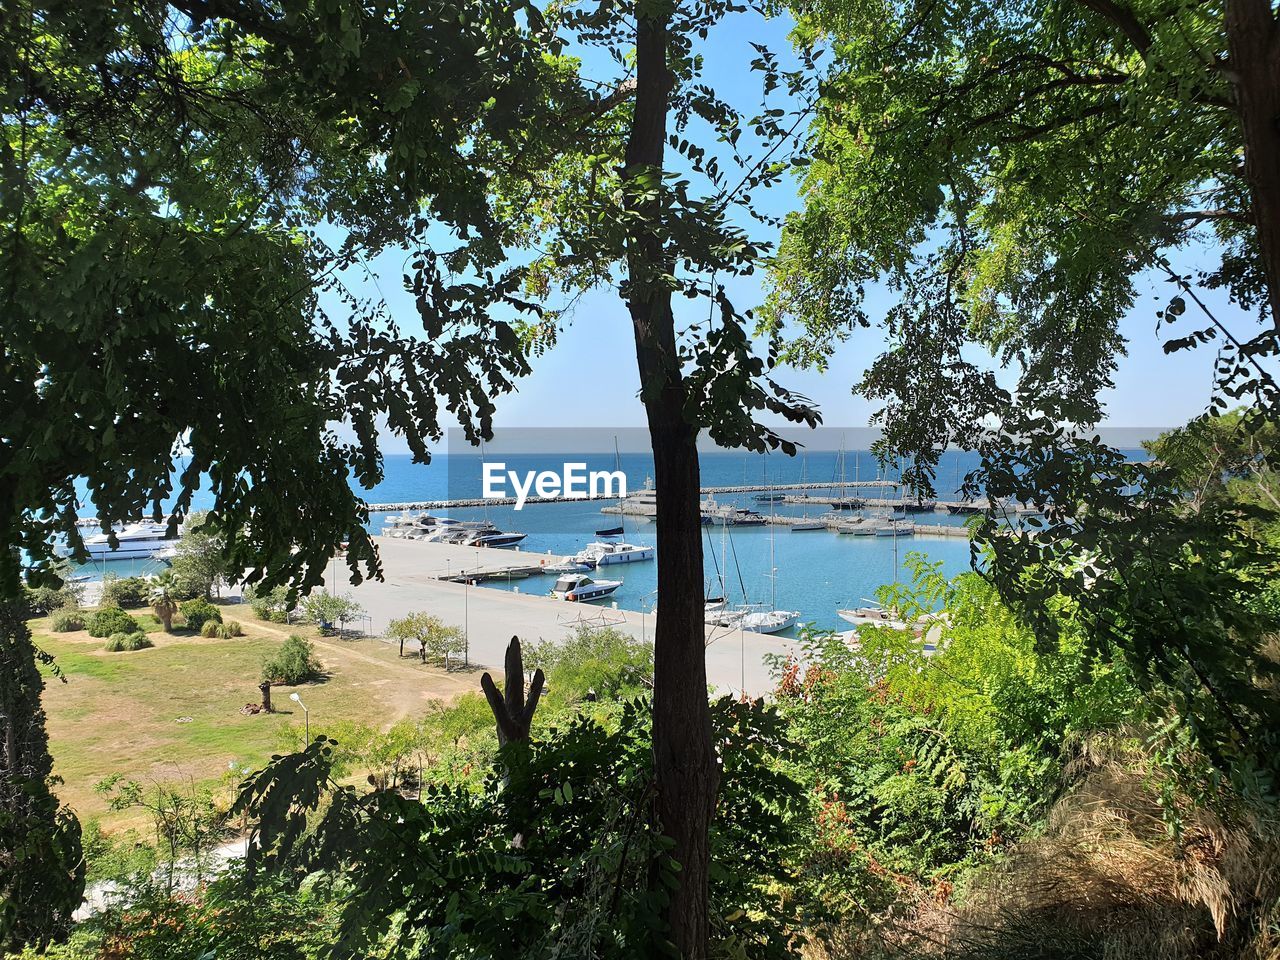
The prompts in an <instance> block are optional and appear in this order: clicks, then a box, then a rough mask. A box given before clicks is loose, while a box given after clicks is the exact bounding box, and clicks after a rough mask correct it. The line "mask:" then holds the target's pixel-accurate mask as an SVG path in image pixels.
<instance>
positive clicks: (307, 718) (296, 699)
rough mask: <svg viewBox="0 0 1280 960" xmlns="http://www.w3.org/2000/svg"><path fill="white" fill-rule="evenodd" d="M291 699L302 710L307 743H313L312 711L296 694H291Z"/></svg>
mask: <svg viewBox="0 0 1280 960" xmlns="http://www.w3.org/2000/svg"><path fill="white" fill-rule="evenodd" d="M289 699H290V700H292V701H293V702H294V703H296V704H297V705H298V706H300V707H301V708H302V719H303V725H304V727H305V729H306V737H307V743H310V742H311V711H310V710H308V709H307V705H306V704H305V703H303V702H302V698H301V697H300V696H298V695H297V694H296V693H291V694H289Z"/></svg>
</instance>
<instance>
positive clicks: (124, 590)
mask: <svg viewBox="0 0 1280 960" xmlns="http://www.w3.org/2000/svg"><path fill="white" fill-rule="evenodd" d="M150 594H151V582H150V581H149V580H147V578H146V577H117V576H116V575H115V574H112V573H109V574H107V575H106V576H105V577H103V578H102V598H101V600H100V601H99V602H100V603H102V605H103V606H107V605H109V604H114V605H115V606H117V607H143V606H146V604H147V598H148V597H149V596H150Z"/></svg>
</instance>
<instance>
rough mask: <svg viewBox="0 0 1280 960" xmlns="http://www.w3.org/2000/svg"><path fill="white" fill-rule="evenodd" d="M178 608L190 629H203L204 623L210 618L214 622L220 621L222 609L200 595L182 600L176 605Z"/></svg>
mask: <svg viewBox="0 0 1280 960" xmlns="http://www.w3.org/2000/svg"><path fill="white" fill-rule="evenodd" d="M178 610H179V612H181V614H182V619H184V620H186V621H187V626H188V627H190V628H191V629H192V630H203V629H204V625H205V623H207V622H208V621H210V620H212V621H213V622H214V623H221V622H222V611H220V610H219V609H218V608H217V607H215V606H214V605H213V604H212V603H210V602H209V601H208V600H205V599H204V598H202V597H197V598H196V599H195V600H185V601H183V602H182V603H180V604H179V605H178Z"/></svg>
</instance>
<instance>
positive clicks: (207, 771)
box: [31, 607, 478, 828]
mask: <svg viewBox="0 0 1280 960" xmlns="http://www.w3.org/2000/svg"><path fill="white" fill-rule="evenodd" d="M224 614H225V615H226V616H227V617H228V618H231V619H236V620H239V621H240V622H241V623H242V624H243V626H244V628H245V636H243V637H235V638H231V639H226V640H223V639H216V638H203V637H199V636H195V635H193V634H191V633H190V632H185V631H180V632H176V633H174V634H164V633H160V632H152V633H150V634H149V636H150V638H151V640H152V641H153V642H154V643H155V646H154V647H153V648H151V649H147V650H139V651H134V652H127V653H108V652H106V650H105V649H104V646H105V643H106V641H105V640H101V639H95V638H93V637H90V636H89V635H88V634H87V633H85V632H84V631H77V632H75V633H57V634H51V633H48V632H47V631H46V630H45V629H44V626H45V625H44V621H42V620H35V621H32V623H31V626H32V630H33V632H34V633H35V635H36V642H37V643H38V644H39V645H40V646H41V647H42V648H43V649H45V650H47V651H48V652H50V653H52V654H53V655H54V656H55V657H56V662H57V665H58V667H59V669H61V671H62V672H63V674H64V675H65V676H66V679H67V682H65V683H62V682H59V681H58V680H56V679H54V678H53V677H51V676H48V675H46V687H45V693H44V706H45V712H46V714H47V715H48V729H49V741H50V747H51V750H52V752H53V757H54V773H55V774H56V775H57V776H59V777H61V778H62V780H63V785H62V786H61V787H60V788H58V794H59V796H60V797H62V798H63V799H64V800H65V801H67V802H68V803H69V804H70V805H71V806H72V807H73V808H74V809H75V810H76V812H77V813H78V814H79V815H80V816H81V818H82V819H89V818H95V817H97V818H102V820H103V823H104V825H106V826H108V827H110V828H115V827H120V826H130V825H134V824H135V821H138V820H139V818H138V816H137V814H136V813H133V812H125V813H119V812H115V811H111V810H110V809H109V808H108V807H107V802H106V800H105V799H104V798H103V797H101V796H99V795H98V794H97V793H96V792H95V791H94V786H95V785H96V784H97V783H99V782H100V781H101V780H103V779H104V778H106V777H108V776H110V775H112V774H121V775H122V776H123V777H124V778H126V779H134V780H139V781H143V782H147V781H165V780H178V779H181V780H187V781H194V782H196V783H199V784H203V785H225V786H226V788H228V789H229V788H230V787H231V785H232V784H233V783H234V781H235V780H236V779H237V777H238V774H235V773H233V772H232V771H231V767H232V765H234V766H236V767H245V766H248V767H257V766H261V765H262V764H263V763H264V762H265V761H266V760H267V759H268V758H269V757H270V756H271V754H272V753H275V752H278V751H279V750H280V749H281V747H282V745H285V744H286V743H287V741H288V739H289V737H290V734H291V731H292V730H294V729H295V728H298V727H300V726H301V724H302V719H303V718H302V713H301V711H300V710H298V708H297V706H296V705H295V704H294V703H292V702H291V701H290V700H289V699H288V695H289V693H290V692H292V690H293V688H289V687H277V688H275V689H274V690H273V694H272V699H273V705H274V706H275V708H276V710H277V711H278V712H276V713H274V714H271V715H259V716H248V715H245V714H244V713H242V712H241V708H243V707H244V705H245V704H246V703H251V702H256V701H257V700H258V698H259V692H258V688H257V685H258V680H259V673H260V671H261V668H262V660H263V658H264V656H266V655H267V654H268V653H270V652H273V651H274V649H275V648H276V647H277V646H279V644H280V643H281V641H283V640H284V638H285V637H286V636H288V635H289V634H290V633H304V634H307V633H309V631H308V630H306V629H305V628H304V629H301V630H299V629H298V628H285V627H283V626H281V625H278V624H266V623H262V622H261V621H258V620H256V619H255V618H254V617H253V616H252V615H251V612H250V611H249V610H248V608H247V607H235V608H234V609H233V610H228V611H224ZM310 639H312V640H313V642H314V643H315V645H316V652H317V655H318V656H319V658H320V660H321V661H322V663H323V664H324V667H325V670H326V672H327V673H328V678H327V679H326V680H325V681H324V682H322V683H315V684H308V685H306V686H305V687H302V688H299V689H300V692H301V694H302V697H303V699H304V700H305V701H306V704H307V707H308V708H309V709H310V710H311V721H312V732H313V733H316V732H319V731H322V730H323V728H324V724H325V723H326V722H327V721H329V720H353V721H359V722H361V723H366V724H369V725H372V726H383V727H385V726H388V725H390V724H391V723H393V722H395V721H396V720H399V719H401V718H403V717H406V716H412V715H415V714H416V713H417V712H419V711H420V710H422V709H423V708H424V707H425V706H426V704H427V703H428V702H429V701H431V700H450V699H452V698H453V697H454V696H456V695H457V694H458V693H460V692H462V691H465V690H472V689H477V688H478V682H477V678H476V677H475V676H472V675H470V674H468V673H450V674H445V673H444V672H443V671H442V670H439V669H437V668H435V667H426V666H423V665H422V664H420V663H419V662H417V661H416V660H410V659H408V658H405V659H403V660H401V659H399V658H398V657H397V654H396V648H395V647H393V646H390V645H388V644H384V643H382V642H381V641H378V640H355V641H353V640H337V639H331V638H319V637H315V636H314V635H311V636H310Z"/></svg>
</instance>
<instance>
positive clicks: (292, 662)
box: [262, 634, 321, 686]
mask: <svg viewBox="0 0 1280 960" xmlns="http://www.w3.org/2000/svg"><path fill="white" fill-rule="evenodd" d="M320 670H321V667H320V661H318V660H317V659H316V657H315V648H314V647H312V645H311V643H310V642H309V641H307V640H304V639H303V638H302V637H300V636H298V635H297V634H294V635H293V636H291V637H289V639H288V640H286V641H285V642H284V643H283V644H281V645H280V649H279V650H277V651H276V652H275V653H274V654H272V655H270V656H268V657H267V658H266V659H265V660H264V661H263V662H262V680H263V682H264V683H280V684H284V685H285V686H296V685H297V684H299V683H306V682H307V681H308V680H314V679H315V678H317V677H318V676H320Z"/></svg>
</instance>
